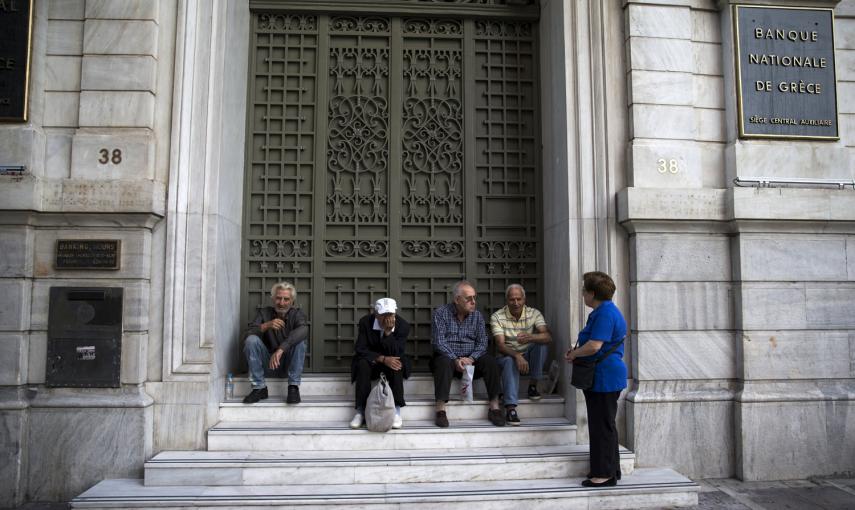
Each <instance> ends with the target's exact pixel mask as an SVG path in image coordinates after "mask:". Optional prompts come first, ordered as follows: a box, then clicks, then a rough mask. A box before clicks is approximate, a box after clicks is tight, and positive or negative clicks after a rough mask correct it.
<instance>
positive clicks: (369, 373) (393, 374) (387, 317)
mask: <svg viewBox="0 0 855 510" xmlns="http://www.w3.org/2000/svg"><path fill="white" fill-rule="evenodd" d="M397 310H398V304H397V303H396V302H395V300H394V299H392V298H380V299H378V300H377V302H376V303H374V313H369V314H368V315H366V316H364V317H362V318H361V319H359V333H358V335H357V337H356V346H355V349H354V350H355V353H354V355H353V361H352V363H351V367H350V381H351V382H356V414H355V415H354V417H353V419H352V420H351V421H350V428H352V429H358V428H359V427H361V426H362V424H363V423H365V403H366V401H367V400H368V394H369V393H371V380H372V379H377V378H379V377H380V373H381V372H382V373H384V374H386V380H388V381H389V386H390V387H391V388H392V395H393V396H394V397H395V421H394V422H393V423H392V428H393V429H399V428H401V427H402V426H403V425H404V421H403V419H401V407H403V406H405V405H407V404H406V403H405V402H404V379H406V378H408V377H409V376H410V369H411V367H410V360H409V358H407V357H406V356H404V349H405V348H406V346H407V336H408V335H409V334H410V324H409V323H408V322H407V321H405V320H404V319H402V318H401V317H398V316H397V315H396V314H395V312H396V311H397Z"/></svg>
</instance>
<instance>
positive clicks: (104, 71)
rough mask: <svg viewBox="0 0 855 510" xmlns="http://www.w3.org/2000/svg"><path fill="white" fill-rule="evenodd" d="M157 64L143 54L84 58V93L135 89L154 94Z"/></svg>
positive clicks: (82, 82) (152, 58)
mask: <svg viewBox="0 0 855 510" xmlns="http://www.w3.org/2000/svg"><path fill="white" fill-rule="evenodd" d="M156 82H157V61H156V60H155V59H154V57H151V56H148V55H143V56H136V55H129V56H125V55H121V56H102V55H86V56H85V57H83V78H82V81H81V87H82V88H83V89H84V90H138V91H147V92H151V93H155V84H156Z"/></svg>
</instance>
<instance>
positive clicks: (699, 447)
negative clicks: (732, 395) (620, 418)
mask: <svg viewBox="0 0 855 510" xmlns="http://www.w3.org/2000/svg"><path fill="white" fill-rule="evenodd" d="M626 408H627V430H628V431H630V441H629V443H628V444H627V447H628V448H630V449H631V450H633V451H634V452H635V458H636V467H639V468H643V467H648V466H670V467H672V468H673V469H675V470H677V471H679V472H680V473H682V474H684V475H686V476H688V477H690V478H727V477H730V476H733V475H734V474H735V468H736V466H735V439H734V409H733V402H730V401H708V402H691V401H686V402H662V403H636V402H627V404H626Z"/></svg>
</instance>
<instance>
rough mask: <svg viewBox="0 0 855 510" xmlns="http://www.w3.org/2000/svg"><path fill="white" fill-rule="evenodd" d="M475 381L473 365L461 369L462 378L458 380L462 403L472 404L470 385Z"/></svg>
mask: <svg viewBox="0 0 855 510" xmlns="http://www.w3.org/2000/svg"><path fill="white" fill-rule="evenodd" d="M474 380H475V365H466V366H464V367H463V377H461V378H460V396H461V397H463V401H464V402H472V401H473V400H474V397H473V396H472V383H473V382H474Z"/></svg>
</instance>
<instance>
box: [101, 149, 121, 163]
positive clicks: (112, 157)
mask: <svg viewBox="0 0 855 510" xmlns="http://www.w3.org/2000/svg"><path fill="white" fill-rule="evenodd" d="M98 154H100V155H101V157H100V158H98V163H101V164H102V165H106V164H107V163H113V164H114V165H118V164H120V163H121V162H122V150H121V149H113V152H110V151H109V150H107V149H101V150H99V151H98Z"/></svg>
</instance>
